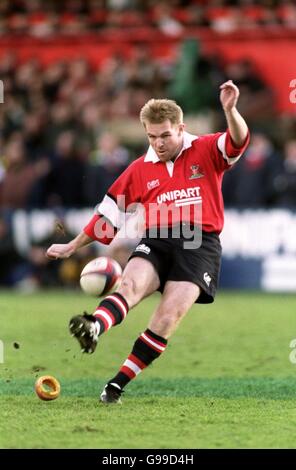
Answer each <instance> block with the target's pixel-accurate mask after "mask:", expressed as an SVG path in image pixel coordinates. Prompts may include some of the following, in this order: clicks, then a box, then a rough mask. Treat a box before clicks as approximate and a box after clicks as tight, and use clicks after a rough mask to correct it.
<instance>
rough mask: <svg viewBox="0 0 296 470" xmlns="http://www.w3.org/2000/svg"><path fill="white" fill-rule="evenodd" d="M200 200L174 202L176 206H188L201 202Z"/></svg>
mask: <svg viewBox="0 0 296 470" xmlns="http://www.w3.org/2000/svg"><path fill="white" fill-rule="evenodd" d="M201 203H202V201H189V202H183V203H180V202H179V203H178V204H176V207H182V206H190V204H201Z"/></svg>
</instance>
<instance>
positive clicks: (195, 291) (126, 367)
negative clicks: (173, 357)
mask: <svg viewBox="0 0 296 470" xmlns="http://www.w3.org/2000/svg"><path fill="white" fill-rule="evenodd" d="M199 294H200V288H199V287H198V286H197V285H195V284H193V283H191V282H187V281H181V282H180V281H178V282H176V281H168V282H167V283H166V285H165V288H164V292H163V296H162V299H161V302H160V304H159V306H158V307H157V309H156V311H155V312H154V314H153V316H152V318H151V320H150V323H149V325H148V328H147V330H146V331H144V333H142V334H141V335H140V336H139V338H138V339H137V340H136V342H135V344H134V347H133V349H132V351H131V354H130V355H129V356H128V357H127V359H126V360H125V362H124V363H123V365H122V366H121V368H120V370H119V372H118V373H117V375H116V376H115V377H113V378H112V379H111V380H109V382H108V383H107V385H106V386H105V388H104V390H103V392H102V394H101V397H100V399H101V401H102V402H103V403H121V399H120V396H121V394H122V392H123V388H124V387H125V386H126V385H127V384H128V383H129V382H130V381H131V380H132V379H134V378H135V377H136V376H137V375H138V374H139V373H140V372H142V370H143V369H145V368H146V367H147V366H149V365H150V364H151V363H152V362H153V361H154V360H155V359H157V358H158V357H159V356H160V355H161V354H162V353H163V352H164V351H165V349H166V346H167V342H168V338H169V337H170V336H171V335H172V334H173V332H174V331H175V330H176V328H177V326H178V324H179V323H180V321H181V320H182V318H183V317H184V316H185V315H186V313H187V312H188V310H189V309H190V307H191V306H192V305H193V304H194V302H195V301H196V299H197V298H198V297H199Z"/></svg>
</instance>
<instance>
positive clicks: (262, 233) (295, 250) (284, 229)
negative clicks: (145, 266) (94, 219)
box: [11, 209, 296, 292]
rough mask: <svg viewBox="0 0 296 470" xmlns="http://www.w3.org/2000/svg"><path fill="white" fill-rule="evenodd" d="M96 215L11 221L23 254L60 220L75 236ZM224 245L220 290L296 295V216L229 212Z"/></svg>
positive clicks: (34, 214)
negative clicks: (252, 290)
mask: <svg viewBox="0 0 296 470" xmlns="http://www.w3.org/2000/svg"><path fill="white" fill-rule="evenodd" d="M92 213H93V210H92V209H83V210H68V211H65V212H56V213H55V212H53V211H43V210H42V211H41V210H34V211H31V212H25V211H22V210H19V211H15V212H14V213H13V215H12V217H11V227H12V234H13V240H14V243H15V246H16V248H17V250H18V251H19V253H21V254H23V255H25V254H26V253H27V252H28V250H29V247H30V245H31V244H32V243H40V242H42V240H45V239H47V238H50V236H51V235H52V234H53V232H54V230H55V227H56V225H57V221H59V223H60V221H62V224H63V225H64V227H66V229H67V232H69V233H70V234H71V235H73V236H76V234H78V233H79V231H80V230H81V227H83V226H84V225H86V224H87V222H88V221H89V219H90V217H91V216H92ZM62 242H63V240H62V239H61V240H60V243H62ZM120 242H121V241H120ZM221 242H222V247H223V262H222V270H221V279H220V286H221V287H222V288H231V289H236V288H237V289H260V290H264V291H279V292H281V291H282V292H294V291H296V212H293V211H290V210H287V209H272V210H263V209H262V210H249V209H245V210H241V211H238V210H231V209H230V210H226V211H225V226H224V230H223V232H222V234H221ZM104 249H105V248H104Z"/></svg>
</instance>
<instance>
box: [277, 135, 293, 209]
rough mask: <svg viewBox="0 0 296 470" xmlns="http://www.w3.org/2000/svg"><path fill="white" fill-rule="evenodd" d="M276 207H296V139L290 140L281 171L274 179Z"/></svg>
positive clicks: (285, 150) (285, 148)
mask: <svg viewBox="0 0 296 470" xmlns="http://www.w3.org/2000/svg"><path fill="white" fill-rule="evenodd" d="M273 190H274V194H273V195H274V205H275V206H277V207H289V208H291V209H294V210H295V207H296V139H292V140H289V141H288V142H287V143H286V145H285V147H284V158H283V160H282V161H281V169H280V171H279V173H278V174H277V175H276V176H275V177H274V179H273Z"/></svg>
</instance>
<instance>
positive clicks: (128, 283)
mask: <svg viewBox="0 0 296 470" xmlns="http://www.w3.org/2000/svg"><path fill="white" fill-rule="evenodd" d="M118 292H120V294H122V295H123V297H124V298H125V299H126V301H127V302H128V304H129V306H130V308H131V307H132V306H134V305H135V304H136V303H138V302H139V300H140V299H141V295H142V293H141V286H140V285H139V283H137V282H136V281H135V279H132V278H130V277H128V278H123V279H122V281H121V284H120V288H119V289H118Z"/></svg>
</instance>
